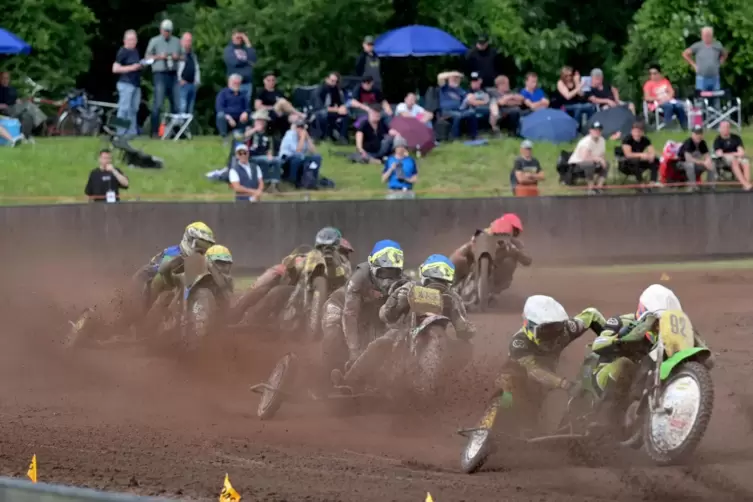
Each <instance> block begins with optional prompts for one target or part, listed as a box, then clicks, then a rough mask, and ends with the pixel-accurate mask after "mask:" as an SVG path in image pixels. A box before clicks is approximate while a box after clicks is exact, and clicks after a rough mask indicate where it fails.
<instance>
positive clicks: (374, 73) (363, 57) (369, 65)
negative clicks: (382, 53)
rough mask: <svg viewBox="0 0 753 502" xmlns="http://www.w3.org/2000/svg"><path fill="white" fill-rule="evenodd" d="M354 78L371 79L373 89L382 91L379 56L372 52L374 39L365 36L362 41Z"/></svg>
mask: <svg viewBox="0 0 753 502" xmlns="http://www.w3.org/2000/svg"><path fill="white" fill-rule="evenodd" d="M356 76H358V77H362V78H363V77H371V78H372V79H374V80H373V82H374V87H376V88H377V89H379V90H380V91H381V90H382V68H381V63H380V62H379V56H377V54H376V52H374V37H372V36H367V37H364V39H363V50H362V51H361V54H360V55H359V56H358V59H357V60H356Z"/></svg>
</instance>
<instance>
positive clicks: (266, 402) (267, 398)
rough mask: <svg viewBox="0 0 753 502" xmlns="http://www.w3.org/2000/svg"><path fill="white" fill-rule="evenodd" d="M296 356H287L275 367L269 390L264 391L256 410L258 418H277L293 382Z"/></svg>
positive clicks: (268, 384) (270, 376) (268, 383)
mask: <svg viewBox="0 0 753 502" xmlns="http://www.w3.org/2000/svg"><path fill="white" fill-rule="evenodd" d="M296 360H297V358H296V356H295V354H293V353H292V352H291V353H288V354H285V355H284V356H283V357H282V359H280V360H279V361H278V362H277V364H276V365H275V367H274V369H273V370H272V373H271V374H270V375H269V379H268V380H267V386H268V387H269V388H267V389H264V392H263V393H262V395H261V399H260V400H259V407H258V408H257V409H256V414H257V416H258V417H259V418H260V419H262V420H269V419H271V418H273V417H274V416H275V414H276V413H277V411H278V410H279V409H280V406H282V403H283V401H284V400H285V392H287V391H288V389H289V388H290V384H291V382H292V381H293V378H294V374H295V369H296V368H295V365H296Z"/></svg>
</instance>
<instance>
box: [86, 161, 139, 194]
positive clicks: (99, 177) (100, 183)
mask: <svg viewBox="0 0 753 502" xmlns="http://www.w3.org/2000/svg"><path fill="white" fill-rule="evenodd" d="M121 188H122V189H123V190H127V189H128V178H127V177H126V175H125V174H123V171H121V170H120V169H118V168H117V167H114V166H113V165H112V153H110V150H107V149H103V150H100V151H99V167H97V168H95V169H93V170H92V172H90V173H89V179H88V180H87V182H86V187H85V188H84V194H86V195H87V196H88V197H89V200H90V201H94V202H115V201H120V189H121Z"/></svg>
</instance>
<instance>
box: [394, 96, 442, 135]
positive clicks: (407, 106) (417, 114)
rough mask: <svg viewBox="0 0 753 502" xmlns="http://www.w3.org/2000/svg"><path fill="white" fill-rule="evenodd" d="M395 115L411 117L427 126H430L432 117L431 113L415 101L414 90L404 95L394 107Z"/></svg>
mask: <svg viewBox="0 0 753 502" xmlns="http://www.w3.org/2000/svg"><path fill="white" fill-rule="evenodd" d="M395 115H399V116H401V117H413V118H415V119H418V120H420V121H421V122H423V123H424V124H426V125H427V126H429V127H431V121H432V119H433V118H434V114H433V113H431V112H430V111H427V110H425V109H424V108H423V107H422V106H421V105H419V104H418V103H416V93H415V92H409V93H408V94H406V95H405V100H404V101H403V102H402V103H400V104H399V105H397V107H396V108H395Z"/></svg>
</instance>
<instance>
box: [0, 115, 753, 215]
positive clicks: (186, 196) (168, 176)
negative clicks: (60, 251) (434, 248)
mask: <svg viewBox="0 0 753 502" xmlns="http://www.w3.org/2000/svg"><path fill="white" fill-rule="evenodd" d="M708 136H710V137H709V138H707V140H708V141H712V140H713V137H711V134H709V135H708ZM742 136H743V140H744V141H745V142H746V144H753V129H749V130H745V131H744V132H743V135H742ZM650 137H651V139H652V141H653V143H654V145H655V146H656V148H657V149H658V150H660V149H661V148H662V147H663V146H664V143H665V142H666V141H667V140H669V139H674V140H682V139H684V138H685V134H684V133H682V132H680V131H677V132H669V133H665V132H660V133H653V134H651V135H650ZM616 144H617V143H616V142H613V141H610V142H608V149H607V152H608V154H610V156H611V151H612V150H613V147H614V146H615V145H616ZM104 145H105V143H103V142H102V141H101V140H99V139H96V138H41V139H38V140H37V142H36V144H26V145H21V146H19V147H17V148H13V149H10V148H4V149H3V150H2V157H3V162H2V169H1V170H0V202H2V203H4V204H37V203H59V202H75V201H79V200H84V198H83V189H84V184H85V183H86V177H87V174H88V172H89V170H90V169H92V168H94V167H95V166H96V157H97V152H98V151H99V148H100V147H102V146H104ZM134 145H135V146H137V147H138V148H142V149H144V150H145V151H146V152H148V153H150V154H153V155H157V156H159V157H162V158H163V159H165V168H164V169H162V170H149V169H130V170H127V171H126V174H127V175H128V176H129V177H130V180H131V188H130V190H128V192H127V196H128V197H129V198H136V199H139V200H231V197H230V193H229V191H228V188H227V186H226V185H224V184H221V183H215V182H210V181H208V180H207V179H206V178H205V177H204V175H205V173H206V172H207V171H210V170H212V169H216V168H219V167H221V166H223V165H224V164H225V161H226V156H227V148H226V147H224V146H223V144H222V142H221V140H220V139H219V138H217V137H201V138H196V139H194V140H192V141H180V142H172V141H158V140H137V141H135V142H134ZM572 146H573V145H551V144H546V143H537V144H536V145H535V147H534V155H535V156H536V157H537V158H538V159H539V160H540V161H541V163H542V166H544V170H545V172H546V175H547V180H546V181H545V182H544V183H543V185H542V192H543V193H544V194H548V195H554V194H577V193H582V190H580V189H573V188H564V187H561V186H560V185H559V184H558V183H557V173H556V170H555V163H556V159H557V156H558V154H559V152H560V151H561V150H572ZM518 147H519V141H518V140H515V139H500V140H496V139H493V140H490V142H489V144H488V145H486V146H478V147H469V146H465V145H463V144H462V143H452V144H446V145H442V146H440V147H438V148H437V149H435V150H434V151H433V152H431V154H430V155H427V156H426V157H425V158H423V159H421V161H420V164H419V171H420V174H419V181H418V184H417V187H416V188H417V192H418V193H419V195H420V196H423V197H489V196H508V195H510V188H509V176H510V169H511V167H512V162H513V160H514V158H515V156H516V155H517V154H518ZM319 149H320V151H321V153H322V155H323V156H324V163H323V168H322V174H323V175H324V176H327V177H328V178H331V179H333V180H334V181H335V182H336V184H337V188H336V189H335V190H327V191H318V192H314V193H312V194H310V196H311V197H312V198H316V199H367V198H382V197H383V196H384V194H385V188H384V185H383V184H382V183H381V180H380V167H379V166H375V165H360V164H351V163H349V162H348V161H347V159H345V158H344V157H342V156H338V155H335V152H350V151H352V149H350V148H341V147H338V148H335V147H333V146H331V145H330V144H329V143H324V144H322V145H320V148H319ZM116 165H117V162H116ZM619 179H620V178H619V175H617V176H616V177H615V178H614V181H615V182H617V181H619ZM306 195H307V194H305V193H303V192H300V191H298V192H295V191H293V192H288V193H286V194H284V195H282V196H279V197H277V198H283V197H285V198H293V199H300V198H303V197H304V196H306ZM270 199H271V197H268V198H267V200H270Z"/></svg>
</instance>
